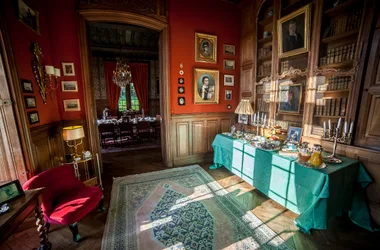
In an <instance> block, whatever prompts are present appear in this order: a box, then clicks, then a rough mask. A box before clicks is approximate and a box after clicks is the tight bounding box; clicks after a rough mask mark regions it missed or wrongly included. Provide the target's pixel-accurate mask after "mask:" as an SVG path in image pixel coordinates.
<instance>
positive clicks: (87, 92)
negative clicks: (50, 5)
mask: <svg viewBox="0 0 380 250" xmlns="http://www.w3.org/2000/svg"><path fill="white" fill-rule="evenodd" d="M78 21H79V22H78V23H79V40H80V55H81V64H82V72H83V92H84V103H85V110H86V122H87V130H88V131H87V135H88V136H87V138H88V143H89V147H90V150H91V151H92V152H100V142H99V136H98V126H97V123H96V117H97V116H96V103H95V96H94V91H93V88H92V84H91V73H90V72H91V71H90V65H91V64H90V61H89V58H90V48H89V46H88V36H87V27H86V23H88V22H113V23H123V24H132V25H138V26H142V27H145V28H149V29H153V30H156V31H159V32H160V42H159V65H160V83H161V84H160V113H161V117H162V124H161V150H162V158H163V162H164V164H165V166H168V167H171V166H172V165H173V160H172V155H171V147H170V141H171V140H170V79H169V27H168V24H167V23H166V22H163V21H161V20H157V19H155V18H152V17H148V16H144V15H140V14H135V13H130V12H126V11H119V10H99V9H85V10H79V20H78Z"/></svg>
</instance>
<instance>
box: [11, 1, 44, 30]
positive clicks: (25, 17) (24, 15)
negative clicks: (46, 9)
mask: <svg viewBox="0 0 380 250" xmlns="http://www.w3.org/2000/svg"><path fill="white" fill-rule="evenodd" d="M17 18H18V20H19V21H20V22H22V23H23V24H24V25H25V26H26V27H28V28H29V29H31V30H32V31H34V32H35V33H37V34H38V35H40V13H39V12H38V11H36V10H34V9H32V8H31V7H29V6H28V5H27V4H26V3H24V1H22V0H17Z"/></svg>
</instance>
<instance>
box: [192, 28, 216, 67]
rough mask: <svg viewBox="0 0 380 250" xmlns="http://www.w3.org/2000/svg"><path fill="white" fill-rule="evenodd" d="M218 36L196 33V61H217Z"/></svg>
mask: <svg viewBox="0 0 380 250" xmlns="http://www.w3.org/2000/svg"><path fill="white" fill-rule="evenodd" d="M217 39H218V38H217V36H213V35H207V34H202V33H195V61H196V62H205V63H216V56H217V44H218V43H217Z"/></svg>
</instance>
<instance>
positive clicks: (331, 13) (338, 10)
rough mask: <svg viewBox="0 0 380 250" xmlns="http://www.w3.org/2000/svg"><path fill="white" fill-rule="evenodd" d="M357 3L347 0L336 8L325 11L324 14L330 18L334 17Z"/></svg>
mask: <svg viewBox="0 0 380 250" xmlns="http://www.w3.org/2000/svg"><path fill="white" fill-rule="evenodd" d="M357 2H358V0H348V1H347V2H344V3H341V4H338V5H337V6H335V7H333V8H331V9H328V10H326V11H325V14H326V15H328V16H330V17H333V16H336V15H338V14H340V13H342V12H344V11H345V10H346V9H348V8H351V7H352V6H354V5H355V4H356V3H357Z"/></svg>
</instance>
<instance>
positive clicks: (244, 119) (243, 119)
mask: <svg viewBox="0 0 380 250" xmlns="http://www.w3.org/2000/svg"><path fill="white" fill-rule="evenodd" d="M238 123H243V124H248V115H239V119H238Z"/></svg>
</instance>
